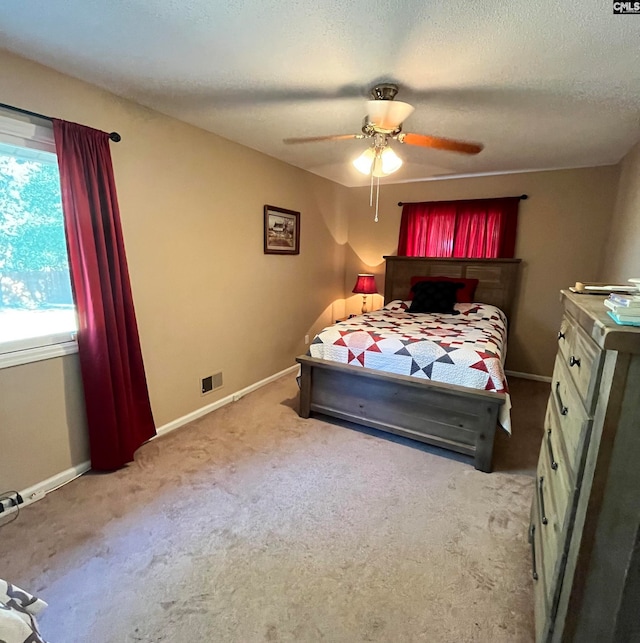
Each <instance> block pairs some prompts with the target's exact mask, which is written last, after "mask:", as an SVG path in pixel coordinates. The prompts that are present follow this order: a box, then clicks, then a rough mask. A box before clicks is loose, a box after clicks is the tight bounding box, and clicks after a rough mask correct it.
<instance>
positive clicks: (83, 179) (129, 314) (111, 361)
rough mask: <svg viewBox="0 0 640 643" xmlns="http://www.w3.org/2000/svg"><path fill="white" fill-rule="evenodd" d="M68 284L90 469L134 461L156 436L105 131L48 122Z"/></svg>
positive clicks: (109, 467)
mask: <svg viewBox="0 0 640 643" xmlns="http://www.w3.org/2000/svg"><path fill="white" fill-rule="evenodd" d="M53 131H54V136H55V143H56V153H57V156H58V164H59V166H60V184H61V189H62V205H63V211H64V220H65V229H66V235H67V247H68V250H69V264H70V268H71V283H72V286H73V291H74V298H75V303H76V309H77V312H78V353H79V357H80V367H81V371H82V382H83V386H84V396H85V405H86V410H87V421H88V426H89V443H90V451H91V466H92V468H94V469H98V470H103V471H105V470H112V469H117V468H118V467H121V466H123V465H124V464H126V463H127V462H131V461H132V460H133V454H134V452H135V450H136V449H137V448H138V447H139V446H140V445H141V444H142V443H143V442H145V441H146V440H148V439H149V438H151V437H152V436H154V435H155V432H156V431H155V426H154V422H153V416H152V414H151V405H150V403H149V394H148V390H147V381H146V377H145V372H144V365H143V363H142V353H141V350H140V341H139V338H138V326H137V323H136V316H135V311H134V308H133V299H132V296H131V287H130V285H129V271H128V268H127V259H126V256H125V250H124V243H123V238H122V229H121V226H120V212H119V209H118V201H117V197H116V188H115V181H114V177H113V169H112V165H111V152H110V150H109V135H108V134H106V133H104V132H99V131H97V130H94V129H91V128H89V127H83V126H82V125H76V124H75V123H67V122H65V121H60V120H57V119H54V121H53Z"/></svg>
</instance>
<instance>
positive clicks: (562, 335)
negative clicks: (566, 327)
mask: <svg viewBox="0 0 640 643" xmlns="http://www.w3.org/2000/svg"><path fill="white" fill-rule="evenodd" d="M566 338H567V336H566V335H565V334H564V333H563V332H562V331H561V330H559V331H558V341H560V340H561V339H566Z"/></svg>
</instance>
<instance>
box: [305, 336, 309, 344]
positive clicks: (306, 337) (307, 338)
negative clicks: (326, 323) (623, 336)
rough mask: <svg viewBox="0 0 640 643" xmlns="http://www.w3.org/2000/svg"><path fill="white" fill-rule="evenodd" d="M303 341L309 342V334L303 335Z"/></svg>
mask: <svg viewBox="0 0 640 643" xmlns="http://www.w3.org/2000/svg"><path fill="white" fill-rule="evenodd" d="M304 343H305V344H308V343H309V335H305V336H304Z"/></svg>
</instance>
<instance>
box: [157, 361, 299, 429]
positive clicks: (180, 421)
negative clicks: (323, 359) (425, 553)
mask: <svg viewBox="0 0 640 643" xmlns="http://www.w3.org/2000/svg"><path fill="white" fill-rule="evenodd" d="M299 368H300V367H299V365H298V364H296V365H295V366H289V368H285V369H284V370H283V371H280V372H279V373H276V374H275V375H270V376H269V377H266V378H265V379H263V380H260V381H259V382H256V383H255V384H251V385H250V386H247V387H246V388H243V389H242V390H240V391H236V392H235V393H231V395H227V396H226V397H223V398H222V399H220V400H217V401H216V402H212V403H211V404H207V406H203V407H201V408H199V409H196V410H195V411H192V412H191V413H187V415H183V416H182V417H179V418H177V419H175V420H173V421H171V422H169V423H168V424H163V425H162V426H160V427H158V428H157V429H156V434H157V435H155V436H154V437H153V438H151V439H152V440H153V439H155V438H157V437H160V436H161V435H165V434H167V433H170V432H171V431H175V430H176V429H179V428H180V427H181V426H184V425H185V424H189V422H193V421H194V420H197V419H198V418H201V417H202V416H204V415H207V414H208V413H211V412H212V411H215V410H216V409H219V408H221V407H223V406H226V405H227V404H230V403H231V402H237V401H238V400H239V399H240V398H242V397H244V396H245V395H248V394H249V393H252V392H253V391H255V390H257V389H259V388H262V387H263V386H266V385H267V384H270V383H271V382H273V381H274V380H277V379H279V378H281V377H284V376H285V375H289V374H292V373H295V372H296V371H297V370H298V369H299Z"/></svg>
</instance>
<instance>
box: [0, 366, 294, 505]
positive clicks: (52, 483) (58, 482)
mask: <svg viewBox="0 0 640 643" xmlns="http://www.w3.org/2000/svg"><path fill="white" fill-rule="evenodd" d="M299 369H300V366H299V365H298V364H296V365H294V366H290V367H289V368H285V369H284V370H283V371H280V372H279V373H276V374H275V375H271V376H270V377H266V378H265V379H263V380H260V381H259V382H256V383H255V384H251V385H250V386H247V387H246V388H243V389H242V390H240V391H237V392H236V393H232V394H231V395H227V396H226V397H223V398H222V399H221V400H218V401H216V402H213V403H212V404H207V406H203V407H202V408H200V409H197V410H196V411H193V412H191V413H188V414H187V415H183V416H182V417H180V418H178V419H177V420H173V421H172V422H169V423H168V424H164V425H163V426H161V427H158V429H156V433H157V435H155V436H154V438H157V437H158V436H160V435H165V434H166V433H169V432H171V431H175V430H176V429H177V428H179V427H181V426H184V425H185V424H189V422H193V420H197V419H198V418H201V417H202V416H203V415H207V413H211V412H212V411H215V410H216V409H219V408H220V407H222V406H225V405H226V404H230V403H231V402H237V401H238V400H239V399H240V398H242V397H244V396H245V395H247V394H248V393H251V392H252V391H255V390H257V389H259V388H261V387H263V386H266V385H267V384H270V383H271V382H273V381H274V380H277V379H279V378H281V377H283V376H285V375H289V374H293V373H295V372H297V371H298V370H299ZM154 438H152V439H154ZM89 469H91V463H90V462H89V461H88V460H87V461H86V462H81V463H80V464H77V465H76V466H75V467H71V468H70V469H67V470H66V471H61V472H60V473H57V474H56V475H54V476H51V478H47V479H46V480H43V481H42V482H38V483H36V484H34V485H33V486H31V487H29V488H28V489H24V490H23V491H20V492H19V493H20V495H21V496H22V500H23V502H22V503H21V504H20V505H19V507H26V506H27V505H30V504H31V503H33V502H36V501H38V500H41V499H42V498H44V497H45V495H46V494H48V493H49V492H50V491H53V490H54V489H57V488H58V487H61V486H62V485H65V484H67V483H68V482H71V481H72V480H75V479H76V478H77V477H79V476H81V475H82V474H83V473H86V472H87V471H89ZM16 510H17V508H16V507H9V508H8V509H6V510H5V511H4V512H2V514H1V515H3V516H7V515H9V514H10V513H13V512H14V511H16Z"/></svg>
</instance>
